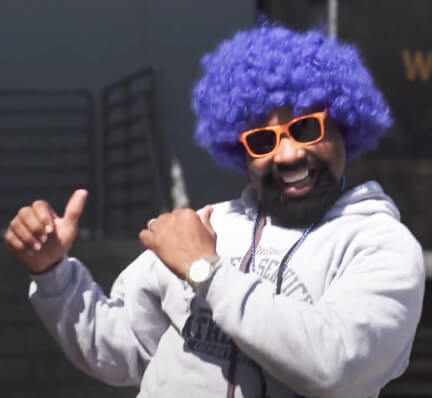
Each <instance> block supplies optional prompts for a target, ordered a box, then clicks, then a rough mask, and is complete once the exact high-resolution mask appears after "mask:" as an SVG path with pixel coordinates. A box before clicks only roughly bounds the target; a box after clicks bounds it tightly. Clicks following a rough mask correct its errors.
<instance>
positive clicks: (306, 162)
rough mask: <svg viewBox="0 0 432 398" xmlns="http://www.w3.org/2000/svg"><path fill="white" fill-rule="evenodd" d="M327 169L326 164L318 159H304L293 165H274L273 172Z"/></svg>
mask: <svg viewBox="0 0 432 398" xmlns="http://www.w3.org/2000/svg"><path fill="white" fill-rule="evenodd" d="M327 167H328V166H327V164H326V163H325V162H324V161H323V160H321V159H319V158H315V157H314V158H312V157H306V158H302V159H299V160H297V161H296V162H295V163H279V164H277V165H275V171H276V172H277V173H283V172H289V171H295V170H298V169H301V168H313V169H318V170H323V169H326V168H327ZM268 174H271V171H269V172H268Z"/></svg>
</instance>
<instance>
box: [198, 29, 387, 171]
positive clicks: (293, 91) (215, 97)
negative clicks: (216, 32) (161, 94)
mask: <svg viewBox="0 0 432 398" xmlns="http://www.w3.org/2000/svg"><path fill="white" fill-rule="evenodd" d="M201 69H202V73H201V77H200V78H199V80H198V81H197V82H196V85H195V87H194V90H193V101H192V107H193V110H194V111H195V113H196V116H197V125H196V129H195V140H196V142H197V143H198V144H199V145H200V146H202V147H204V148H206V149H207V150H208V152H209V153H210V154H211V155H212V156H213V158H214V159H215V160H216V162H217V163H219V164H221V165H223V166H227V167H231V168H234V169H236V170H240V171H243V170H246V156H245V151H244V149H243V148H242V146H241V144H240V143H239V142H238V136H239V134H240V133H241V132H242V131H244V130H247V129H249V128H252V127H254V125H256V123H257V122H258V121H260V120H263V119H264V118H266V117H268V116H270V115H271V113H272V112H273V111H274V110H275V109H276V108H279V107H281V106H289V107H290V109H291V110H292V112H293V115H301V114H304V113H306V112H308V111H310V110H317V109H324V108H326V109H327V110H328V115H329V117H330V118H331V119H332V120H333V121H335V122H336V124H337V125H338V126H339V128H340V131H341V133H342V135H343V137H344V141H345V147H346V153H347V158H348V160H352V159H353V158H355V157H357V156H358V155H359V154H360V153H361V152H363V151H366V150H369V149H372V148H374V147H376V145H377V143H378V140H379V139H380V137H381V136H382V135H383V134H384V133H385V131H386V129H387V128H388V127H390V126H391V124H392V119H391V116H390V110H389V107H388V105H387V103H386V102H385V101H384V99H383V97H382V95H381V93H380V92H379V91H378V90H377V89H376V88H375V86H374V83H373V81H372V78H371V75H370V73H369V71H368V69H367V68H366V67H365V66H364V65H363V63H362V60H361V58H360V55H359V53H358V51H357V49H356V48H355V47H354V46H352V45H347V44H344V43H340V42H339V41H338V40H337V39H336V38H334V37H326V36H325V35H324V34H323V33H322V32H320V31H318V30H310V31H307V32H305V33H299V32H294V31H291V30H289V29H287V28H285V27H281V26H270V25H269V24H268V23H266V24H262V25H261V26H258V27H255V28H253V29H251V30H247V31H240V32H237V33H236V34H235V35H234V37H233V38H232V39H230V40H226V41H223V42H222V43H221V44H220V45H219V46H218V47H217V49H216V50H215V51H214V52H213V53H212V54H206V55H204V57H203V58H202V60H201Z"/></svg>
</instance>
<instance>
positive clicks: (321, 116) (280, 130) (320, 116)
mask: <svg viewBox="0 0 432 398" xmlns="http://www.w3.org/2000/svg"><path fill="white" fill-rule="evenodd" d="M326 117H327V109H324V110H323V111H321V112H314V113H310V114H308V115H303V116H299V117H296V118H294V119H291V120H290V121H289V122H288V123H284V124H277V125H275V126H266V127H261V128H257V129H252V130H246V131H244V132H243V133H241V134H240V136H239V139H238V140H239V141H240V142H241V143H242V144H243V146H244V147H245V148H246V152H247V153H248V154H249V156H250V157H252V158H255V159H258V158H264V157H267V156H271V155H273V154H274V153H275V152H276V151H277V149H278V148H279V145H280V141H281V135H282V134H287V135H288V136H289V137H290V138H291V139H292V140H293V141H294V142H295V143H296V144H297V145H298V146H308V145H312V144H315V143H317V142H318V141H321V140H322V139H323V137H324V120H325V118H326ZM309 118H314V119H317V120H318V122H319V125H320V129H321V134H320V136H319V137H318V138H316V139H315V140H313V141H308V142H298V141H296V140H295V139H294V138H293V136H292V135H291V133H290V132H289V127H290V126H291V125H292V124H294V123H296V122H298V121H300V120H303V119H309ZM263 130H265V131H273V132H275V134H276V142H275V146H274V148H273V149H272V150H271V151H270V152H267V153H262V154H256V153H254V152H253V151H252V150H251V149H250V148H249V145H248V143H247V137H248V136H250V135H251V134H253V133H256V132H257V131H263Z"/></svg>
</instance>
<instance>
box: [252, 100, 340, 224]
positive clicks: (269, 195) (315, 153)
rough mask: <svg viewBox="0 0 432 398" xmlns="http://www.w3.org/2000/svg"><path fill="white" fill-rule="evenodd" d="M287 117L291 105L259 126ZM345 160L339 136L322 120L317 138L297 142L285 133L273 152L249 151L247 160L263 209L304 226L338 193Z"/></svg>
mask: <svg viewBox="0 0 432 398" xmlns="http://www.w3.org/2000/svg"><path fill="white" fill-rule="evenodd" d="M291 119H292V115H291V113H290V111H289V109H288V108H286V107H283V108H279V109H278V110H276V111H275V112H274V113H273V114H272V115H271V116H270V118H269V119H268V120H266V121H265V123H264V124H263V125H262V126H259V127H264V126H270V125H278V124H283V123H287V122H288V121H290V120H291ZM345 159H346V154H345V145H344V141H343V138H342V135H341V133H340V131H339V129H338V128H337V126H336V125H335V124H334V123H333V122H332V121H331V120H329V119H326V120H325V133H324V137H323V139H322V140H321V141H319V142H317V143H314V144H311V145H307V146H299V145H298V144H296V143H295V142H294V141H293V139H292V138H291V137H289V136H288V135H286V134H283V135H282V137H281V142H280V145H279V147H278V148H277V150H276V152H275V153H274V154H273V155H269V156H266V157H262V158H252V157H249V156H248V162H247V163H248V170H249V175H250V177H251V180H252V184H253V186H254V187H255V189H256V190H257V192H258V195H259V197H260V199H261V201H262V203H263V206H264V210H265V212H266V213H267V214H270V215H271V216H273V217H274V218H275V220H276V222H279V223H280V224H283V225H290V226H305V225H308V224H309V223H310V222H315V221H318V218H320V217H322V216H323V215H324V213H325V212H326V211H327V210H328V208H329V207H330V206H331V205H332V204H333V203H334V201H335V200H336V199H337V198H338V197H339V195H340V191H341V189H340V182H341V178H342V176H343V173H344V169H345Z"/></svg>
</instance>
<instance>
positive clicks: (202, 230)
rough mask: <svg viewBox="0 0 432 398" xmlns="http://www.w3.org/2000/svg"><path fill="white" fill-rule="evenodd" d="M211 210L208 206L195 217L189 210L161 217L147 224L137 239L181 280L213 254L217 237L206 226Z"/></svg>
mask: <svg viewBox="0 0 432 398" xmlns="http://www.w3.org/2000/svg"><path fill="white" fill-rule="evenodd" d="M212 210H213V209H212V207H211V206H206V207H204V208H203V209H201V210H200V211H199V212H198V214H197V213H196V212H195V211H193V210H192V209H176V210H174V211H172V212H171V213H164V214H161V215H160V216H159V217H158V218H156V219H153V220H150V222H149V223H148V224H147V228H146V229H143V230H142V231H141V232H140V234H139V239H140V241H141V243H142V244H143V245H144V246H146V247H147V248H149V249H150V250H153V251H154V252H155V253H156V255H157V256H158V257H159V258H160V259H161V260H162V262H163V263H164V264H165V265H166V266H167V267H168V268H169V269H170V270H171V271H172V272H174V273H175V274H176V275H177V276H179V277H180V278H181V279H184V278H185V276H186V274H187V271H188V269H189V267H190V265H191V264H192V262H194V261H195V260H198V259H200V258H204V257H209V256H212V255H215V254H216V240H217V236H216V232H215V231H214V230H213V228H212V226H211V224H210V215H211V213H212Z"/></svg>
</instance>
